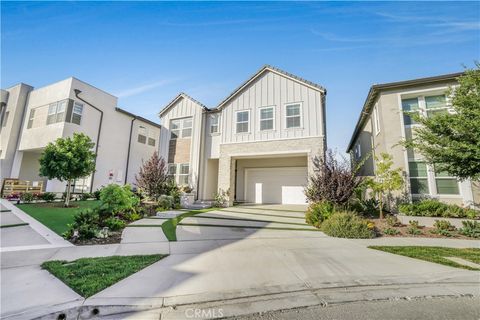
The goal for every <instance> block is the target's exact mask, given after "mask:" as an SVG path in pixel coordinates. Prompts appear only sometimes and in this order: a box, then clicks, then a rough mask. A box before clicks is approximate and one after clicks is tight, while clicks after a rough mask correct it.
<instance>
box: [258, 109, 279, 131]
mask: <svg viewBox="0 0 480 320" xmlns="http://www.w3.org/2000/svg"><path fill="white" fill-rule="evenodd" d="M263 109H272V110H273V115H272V118H269V119H262V110H263ZM276 113H277V108H276V106H275V105H272V106H265V107H260V108H258V131H261V132H268V131H275V122H276V121H275V120H276ZM267 120H272V129H263V130H262V121H267Z"/></svg>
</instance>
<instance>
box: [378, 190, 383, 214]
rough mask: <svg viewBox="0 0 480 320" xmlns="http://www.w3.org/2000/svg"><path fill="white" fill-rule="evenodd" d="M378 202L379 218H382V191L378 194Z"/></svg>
mask: <svg viewBox="0 0 480 320" xmlns="http://www.w3.org/2000/svg"><path fill="white" fill-rule="evenodd" d="M378 204H379V205H380V219H383V195H382V193H380V194H379V197H378Z"/></svg>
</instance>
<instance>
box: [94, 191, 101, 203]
mask: <svg viewBox="0 0 480 320" xmlns="http://www.w3.org/2000/svg"><path fill="white" fill-rule="evenodd" d="M100 190H101V189H99V190H95V191H93V193H92V195H93V197H94V198H95V200H100Z"/></svg>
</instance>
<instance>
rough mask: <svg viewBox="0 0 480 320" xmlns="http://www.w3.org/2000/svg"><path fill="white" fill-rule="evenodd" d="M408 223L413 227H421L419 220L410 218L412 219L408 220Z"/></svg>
mask: <svg viewBox="0 0 480 320" xmlns="http://www.w3.org/2000/svg"><path fill="white" fill-rule="evenodd" d="M408 224H409V225H410V227H412V228H415V229H418V228H420V224H419V223H418V221H417V220H410V221H408Z"/></svg>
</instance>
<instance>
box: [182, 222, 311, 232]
mask: <svg viewBox="0 0 480 320" xmlns="http://www.w3.org/2000/svg"><path fill="white" fill-rule="evenodd" d="M179 225H181V226H193V227H217V228H240V229H268V230H292V231H320V230H319V229H314V228H312V229H307V228H277V227H259V226H258V227H257V226H220V225H217V224H208V223H188V222H185V223H184V222H182V223H179Z"/></svg>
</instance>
